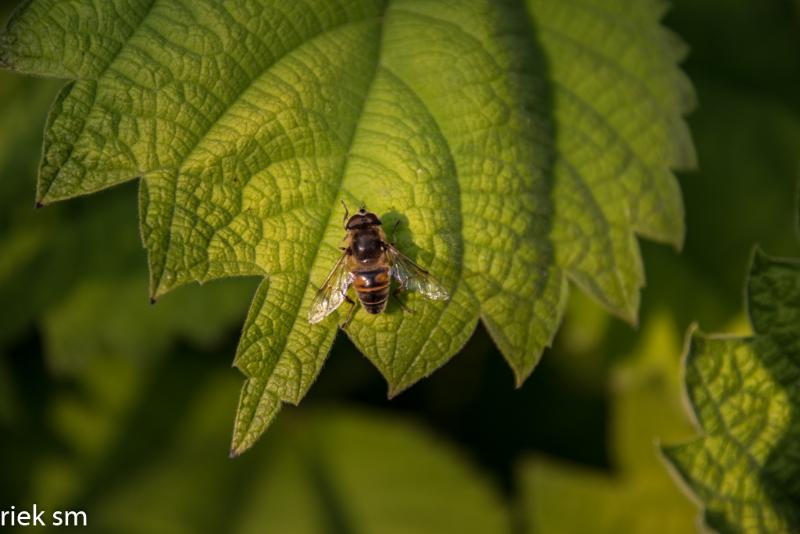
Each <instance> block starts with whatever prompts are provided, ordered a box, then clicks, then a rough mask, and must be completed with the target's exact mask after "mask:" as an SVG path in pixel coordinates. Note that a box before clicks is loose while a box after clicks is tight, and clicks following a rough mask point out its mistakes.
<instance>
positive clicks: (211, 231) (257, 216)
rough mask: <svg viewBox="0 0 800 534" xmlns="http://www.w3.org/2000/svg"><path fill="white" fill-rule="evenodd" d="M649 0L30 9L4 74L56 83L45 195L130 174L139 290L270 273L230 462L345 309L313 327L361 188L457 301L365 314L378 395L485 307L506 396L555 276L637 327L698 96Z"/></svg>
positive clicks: (556, 312)
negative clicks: (315, 304) (316, 303)
mask: <svg viewBox="0 0 800 534" xmlns="http://www.w3.org/2000/svg"><path fill="white" fill-rule="evenodd" d="M662 10H663V5H662V3H661V2H659V1H656V0H642V1H641V2H636V3H634V4H631V3H630V2H627V1H622V0H586V1H584V2H580V3H573V2H562V1H560V0H537V1H533V0H530V1H529V2H527V3H525V2H521V1H515V0H468V1H455V0H394V1H384V0H355V1H352V2H338V1H332V0H304V1H301V2H298V1H295V0H248V1H245V0H227V1H218V0H200V1H191V2H189V1H186V0H177V1H172V2H161V1H157V0H102V1H101V0H32V1H30V2H26V3H24V4H23V6H22V7H21V8H20V9H19V10H18V11H17V12H16V14H15V15H14V16H13V17H12V19H11V20H10V21H9V23H8V26H7V28H6V29H5V31H4V32H3V34H2V35H1V36H0V63H2V64H3V65H5V66H6V67H7V68H10V69H13V70H17V71H19V72H27V73H33V74H40V75H47V76H56V77H61V78H65V79H68V80H69V82H68V83H67V85H66V86H65V87H64V88H63V90H62V91H61V94H60V95H59V97H58V98H57V100H56V102H55V104H54V106H53V109H52V111H51V113H50V118H49V121H48V124H47V128H46V131H45V142H44V157H43V160H42V165H41V169H40V177H39V184H38V192H39V193H38V194H39V197H38V199H37V200H38V201H39V202H40V203H42V204H48V203H51V202H55V201H58V200H62V199H67V198H70V197H74V196H76V195H84V194H89V193H93V192H95V191H99V190H101V189H105V188H108V187H111V186H113V185H115V184H118V183H121V182H124V181H127V180H132V179H135V178H140V179H141V181H140V218H141V229H142V237H143V240H144V244H145V247H146V248H147V251H148V257H149V267H150V286H151V294H152V297H153V298H154V299H158V298H160V297H162V296H163V295H164V294H165V293H167V292H168V291H170V290H172V289H175V288H177V287H179V286H182V285H185V284H187V283H191V282H204V281H207V280H211V279H215V278H221V277H228V276H258V277H262V278H263V281H262V282H261V284H260V286H259V288H258V290H257V291H256V294H255V298H254V299H253V303H252V306H251V308H250V312H249V316H248V318H247V320H246V323H245V326H244V330H243V333H242V338H241V342H240V344H239V348H238V350H237V354H236V358H235V365H236V366H237V367H238V368H239V369H240V370H241V371H242V372H243V373H244V374H245V375H246V377H247V381H246V383H245V386H244V389H243V391H242V395H241V400H240V404H239V409H238V414H237V417H236V423H235V431H234V440H233V447H232V452H233V453H234V454H238V453H240V452H242V451H244V450H245V449H247V448H248V447H250V446H251V445H252V444H253V442H254V441H255V440H256V439H257V438H258V436H259V435H260V434H261V433H262V432H263V431H264V430H265V429H266V427H267V425H268V424H269V423H270V422H271V421H272V420H273V418H274V417H275V415H276V413H277V411H278V410H279V408H280V406H281V404H282V403H283V402H291V403H297V402H299V401H300V399H301V398H302V397H303V396H304V395H305V393H306V392H307V391H308V388H309V387H310V386H311V384H312V382H313V381H314V379H315V378H316V376H317V374H318V373H319V371H320V369H321V368H322V365H323V362H324V360H325V358H326V356H327V354H328V351H329V349H330V347H331V345H332V343H333V340H334V337H335V336H336V333H337V324H338V322H340V321H341V320H342V319H343V316H342V311H341V310H340V311H339V312H337V314H335V315H334V314H332V315H333V316H332V317H330V318H327V319H324V320H322V321H320V322H319V323H317V324H313V323H310V322H309V321H308V320H307V318H308V314H309V309H310V306H311V303H312V301H313V299H314V296H315V294H316V293H317V291H318V289H319V287H320V285H321V284H322V283H323V281H324V280H325V277H326V276H327V275H328V273H329V272H330V269H331V268H332V267H333V266H334V265H335V263H336V261H337V259H338V257H339V254H340V251H339V249H338V247H339V245H340V243H341V239H342V237H343V229H342V225H341V218H342V213H341V210H340V201H342V200H344V201H346V202H347V203H348V204H351V205H358V204H359V203H360V202H362V201H363V202H365V203H366V204H367V206H368V207H369V209H370V210H371V211H373V212H375V213H377V214H378V215H379V216H380V217H381V219H382V220H383V221H384V223H385V224H386V225H387V227H389V226H390V225H392V224H393V223H394V222H396V221H400V223H401V224H400V227H399V231H398V236H397V237H398V239H397V243H396V245H397V247H398V249H399V250H400V251H401V252H402V253H403V254H406V255H408V256H409V257H410V258H411V259H412V260H413V261H414V262H415V263H417V264H419V265H420V266H421V267H422V268H424V269H425V270H427V271H429V272H430V273H431V275H432V276H434V277H435V278H436V279H437V280H438V281H439V282H440V283H441V284H442V285H443V287H444V289H445V290H446V291H447V293H448V294H449V295H450V298H449V299H447V300H439V301H434V302H432V301H430V300H427V299H424V297H422V296H421V295H419V293H415V292H410V293H409V296H408V300H407V302H406V305H407V307H408V308H410V309H412V310H414V313H411V314H409V313H404V312H403V310H401V309H400V307H399V306H398V305H397V304H396V303H390V305H389V306H388V308H387V310H386V311H385V313H382V314H380V315H376V316H367V314H365V313H363V312H362V313H357V314H356V316H355V319H354V320H353V322H352V323H351V324H350V326H349V328H348V329H347V335H348V336H349V337H350V338H351V339H352V340H353V342H354V343H355V344H356V345H357V346H358V347H359V349H360V350H361V351H362V352H363V353H364V354H365V355H366V356H367V357H368V358H369V359H370V360H371V361H372V362H373V363H374V364H375V366H376V367H377V368H378V369H379V370H380V372H381V373H382V374H383V375H384V377H385V378H386V380H387V382H388V384H389V394H390V395H395V394H397V393H399V392H400V391H402V390H404V389H405V388H407V387H409V386H411V385H412V384H414V383H415V382H416V381H418V380H419V379H420V378H422V377H424V376H427V375H429V374H430V373H432V372H433V371H434V370H436V369H437V368H438V367H440V366H441V365H443V364H444V363H445V362H446V361H447V360H448V359H449V358H450V357H451V356H453V355H454V354H455V353H456V352H458V350H459V349H460V348H461V347H462V346H463V345H464V343H466V341H467V340H468V339H469V337H470V335H471V334H472V332H473V330H474V329H475V326H476V325H477V323H478V321H479V320H482V321H483V323H484V324H485V325H486V327H487V329H488V331H489V333H490V334H491V336H492V338H493V339H494V341H495V342H496V344H497V345H498V347H499V348H500V350H501V352H502V353H503V355H504V356H505V358H506V359H507V360H508V362H509V364H510V366H511V368H512V370H513V372H514V375H515V377H516V382H517V384H521V383H522V382H523V381H524V380H525V378H526V377H527V376H528V375H529V374H530V373H531V371H532V370H533V368H534V366H535V365H536V363H537V362H538V360H539V358H540V356H541V353H542V351H543V349H544V348H545V347H546V346H548V345H549V343H550V341H551V340H552V338H553V335H554V333H555V331H556V329H557V327H558V325H559V322H560V319H561V315H562V310H563V307H564V302H565V299H566V294H567V280H568V279H571V280H572V281H574V282H575V283H576V284H577V285H579V286H580V287H582V288H584V289H585V290H586V291H588V292H589V293H590V294H591V295H592V296H593V297H594V298H596V299H598V300H599V301H600V302H602V303H603V304H605V305H606V306H607V307H608V308H609V309H610V310H611V311H613V312H614V313H616V314H617V315H620V316H622V317H624V318H626V319H628V320H629V321H632V322H633V321H635V318H636V311H637V307H638V289H639V287H640V286H641V285H642V281H643V273H642V269H641V262H640V259H639V253H638V248H637V241H636V234H640V235H644V236H648V237H652V238H655V239H659V240H663V241H668V242H671V243H675V244H680V242H681V239H682V234H683V227H682V208H681V200H680V194H679V191H678V186H677V183H676V180H675V178H674V177H673V175H672V174H671V172H670V169H671V168H675V167H678V166H686V165H691V163H692V158H693V155H692V148H691V143H690V142H689V139H688V134H687V131H686V128H685V125H684V123H683V121H682V118H681V114H682V113H683V112H684V111H685V110H686V109H687V107H688V105H689V104H690V103H691V91H690V90H689V88H688V84H687V82H686V80H685V79H684V78H683V76H682V75H681V73H680V72H679V71H678V69H677V68H676V62H677V61H678V60H679V59H680V57H681V53H682V52H681V48H680V47H679V46H676V39H674V38H673V37H672V36H670V35H669V34H668V33H666V32H665V31H664V30H663V29H662V28H661V26H660V24H659V19H660V17H661V15H662Z"/></svg>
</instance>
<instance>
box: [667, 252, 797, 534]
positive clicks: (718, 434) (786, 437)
mask: <svg viewBox="0 0 800 534" xmlns="http://www.w3.org/2000/svg"><path fill="white" fill-rule="evenodd" d="M747 296H748V309H749V313H750V320H751V322H752V326H753V331H754V335H753V336H752V337H747V338H733V337H709V336H705V335H703V334H698V333H693V335H692V340H691V345H690V347H689V351H688V353H687V356H686V361H685V375H686V376H685V382H686V393H687V395H688V398H689V402H690V404H691V409H692V412H693V414H694V416H695V417H696V419H697V425H698V429H699V430H700V431H701V432H702V437H699V438H697V439H695V440H694V441H691V442H688V443H686V444H684V445H678V446H669V447H664V453H665V455H666V456H667V458H668V459H669V460H670V462H671V463H672V465H673V466H674V467H675V469H676V470H677V472H678V474H679V475H680V477H681V478H682V479H683V480H684V481H685V482H686V484H687V485H688V486H689V488H690V489H691V491H692V492H693V493H694V494H696V495H697V496H698V497H699V498H700V500H701V501H702V502H703V504H704V506H705V512H704V519H705V522H706V523H707V524H708V525H709V526H710V527H712V528H714V529H716V530H717V531H719V532H721V533H728V532H731V533H734V532H742V533H750V532H753V533H755V532H758V533H762V532H763V533H767V532H769V533H773V534H775V533H783V532H785V533H789V532H797V531H798V530H799V529H800V509H799V508H798V506H797V504H798V503H799V502H800V418H798V414H799V413H800V335H798V334H799V333H800V329H799V326H800V262H796V261H792V260H782V259H776V258H770V257H768V256H766V255H765V254H764V253H762V252H760V251H757V252H756V254H755V256H754V259H753V264H752V268H751V271H750V280H749V282H748V290H747Z"/></svg>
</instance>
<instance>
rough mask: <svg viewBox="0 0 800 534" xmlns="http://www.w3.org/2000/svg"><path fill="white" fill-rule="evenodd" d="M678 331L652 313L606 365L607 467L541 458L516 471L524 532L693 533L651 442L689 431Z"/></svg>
mask: <svg viewBox="0 0 800 534" xmlns="http://www.w3.org/2000/svg"><path fill="white" fill-rule="evenodd" d="M679 346H680V338H679V333H678V331H677V329H676V328H675V326H674V325H673V323H672V322H671V321H670V320H669V319H668V318H667V317H666V316H664V315H660V316H656V317H654V318H653V319H652V320H651V321H650V322H649V323H648V324H647V327H646V329H645V331H644V333H643V336H642V341H641V344H640V346H639V347H637V348H636V349H635V350H634V354H633V357H632V358H627V359H626V360H625V361H624V362H622V363H621V364H618V365H617V366H616V367H615V368H614V369H613V370H612V377H611V387H610V392H609V393H610V394H611V413H610V416H609V417H610V425H611V435H610V442H609V449H610V451H611V453H612V468H613V473H605V472H602V471H599V470H596V469H590V468H587V467H581V466H579V465H576V464H570V463H568V462H565V461H557V460H554V459H546V458H542V457H539V458H530V459H527V460H526V461H525V462H524V463H523V464H522V466H521V467H520V469H519V471H518V475H519V480H520V488H521V499H520V503H521V506H522V510H521V512H522V514H523V517H525V519H526V526H527V530H526V532H558V533H561V534H569V533H575V534H582V533H586V532H592V533H598V534H602V533H608V534H612V533H623V532H624V533H628V534H637V533H642V534H649V533H652V532H659V533H670V532H674V533H676V534H684V533H687V532H692V531H693V530H694V525H695V522H696V521H695V517H696V510H695V506H694V505H693V504H692V502H691V501H689V499H687V498H686V496H685V495H683V494H682V493H681V492H680V490H678V489H677V488H675V486H674V484H673V482H672V480H671V479H670V477H669V475H668V474H667V473H666V472H665V471H664V469H663V465H662V462H661V461H660V458H659V455H658V449H657V447H656V444H655V443H656V440H658V439H666V440H670V441H675V440H679V439H686V438H687V437H689V436H691V434H692V428H691V425H690V424H689V421H688V419H687V417H686V415H685V414H684V411H683V407H682V405H681V396H680V384H679V376H678V361H677V357H676V356H675V355H676V354H678V352H679Z"/></svg>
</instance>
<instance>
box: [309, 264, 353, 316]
mask: <svg viewBox="0 0 800 534" xmlns="http://www.w3.org/2000/svg"><path fill="white" fill-rule="evenodd" d="M346 258H347V256H345V255H344V254H342V257H341V258H339V261H337V262H336V265H334V266H333V269H332V270H331V273H330V274H329V275H328V278H326V279H325V282H323V284H322V287H320V288H319V291H317V294H316V295H314V300H313V301H312V302H311V309H310V310H309V311H308V322H309V323H312V324H313V323H318V322H320V321H321V320H323V319H324V318H325V317H327V316H328V315H330V314H331V313H333V312H334V311H335V310H336V308H338V307H339V306H340V305H341V304H342V302H344V299H345V296H346V295H347V288H348V287H350V284H351V283H352V282H353V274H352V273H351V272H350V271H348V270H347V262H346V261H345V259H346Z"/></svg>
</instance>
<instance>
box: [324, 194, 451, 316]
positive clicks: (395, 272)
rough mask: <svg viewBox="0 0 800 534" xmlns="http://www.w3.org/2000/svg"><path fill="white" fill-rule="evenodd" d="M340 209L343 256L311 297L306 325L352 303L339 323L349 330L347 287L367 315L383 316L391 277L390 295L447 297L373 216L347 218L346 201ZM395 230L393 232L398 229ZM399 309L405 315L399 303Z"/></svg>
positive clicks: (364, 213)
mask: <svg viewBox="0 0 800 534" xmlns="http://www.w3.org/2000/svg"><path fill="white" fill-rule="evenodd" d="M342 205H343V206H344V219H343V223H344V229H345V231H346V232H347V234H346V235H345V238H344V239H345V241H346V246H344V247H342V250H343V254H342V257H341V258H339V261H337V262H336V265H334V266H333V269H332V270H331V272H330V274H329V275H328V278H326V279H325V282H323V284H322V287H321V288H320V289H319V291H317V294H316V295H315V296H314V300H313V302H312V303H311V309H310V310H309V312H308V321H309V322H310V323H318V322H320V321H321V320H323V319H324V318H325V317H327V316H328V315H330V314H331V313H333V312H334V310H336V308H338V307H339V306H340V305H341V304H342V302H344V301H347V302H348V303H350V313H349V314H348V316H347V319H346V320H345V322H344V323H342V328H345V327H347V325H348V324H350V320H351V319H352V318H353V314H354V313H355V311H356V303H355V301H353V299H351V298H350V297H349V296H348V295H347V290H348V288H349V287H350V286H351V285H352V286H353V287H354V288H355V291H356V295H357V296H358V300H359V301H360V302H361V305H362V306H364V309H365V310H366V311H367V313H372V314H377V313H381V312H382V311H383V310H384V309H385V308H386V303H387V301H388V300H389V292H390V291H389V290H390V282H391V278H392V277H393V278H395V279H396V280H397V282H398V286H397V288H396V289H395V290H394V293H393V294H394V296H397V295H398V294H399V293H400V292H402V291H419V292H420V294H422V295H423V296H424V297H426V298H429V299H431V300H447V299H448V298H449V295H448V294H447V291H445V289H444V288H443V287H442V286H441V284H439V282H437V281H436V280H434V278H433V277H432V276H431V275H430V273H428V271H426V270H425V269H423V268H422V267H420V266H419V265H417V264H416V263H414V262H413V261H411V260H410V259H409V258H408V257H406V256H405V255H403V254H402V253H401V252H400V251H399V250H397V248H395V246H394V245H393V244H392V243H389V242H388V241H386V236H385V234H384V233H383V228H381V220H380V219H379V218H378V216H377V215H375V214H374V213H372V212H369V211H367V210H366V209H364V207H363V206H362V207H361V208H360V209H359V210H358V213H357V214H355V215H353V216H352V217H349V212H348V210H347V205H345V203H344V201H342ZM399 222H400V221H398V223H399ZM394 230H395V231H396V230H397V224H395V227H394ZM398 301H399V300H398ZM400 306H401V307H402V308H403V309H404V310H406V311H408V310H407V309H406V308H405V306H403V304H402V303H400Z"/></svg>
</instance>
